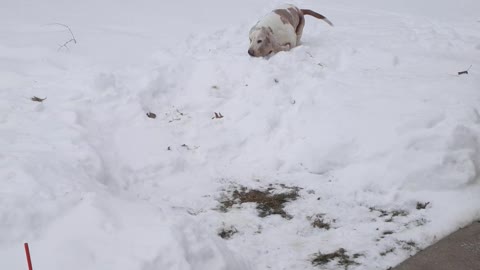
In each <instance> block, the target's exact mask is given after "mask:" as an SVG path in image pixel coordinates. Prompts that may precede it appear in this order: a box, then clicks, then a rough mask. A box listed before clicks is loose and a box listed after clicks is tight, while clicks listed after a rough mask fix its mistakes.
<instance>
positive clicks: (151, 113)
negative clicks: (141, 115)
mask: <svg viewBox="0 0 480 270" xmlns="http://www.w3.org/2000/svg"><path fill="white" fill-rule="evenodd" d="M147 117H148V118H152V119H155V118H157V115H156V114H154V113H153V112H148V113H147Z"/></svg>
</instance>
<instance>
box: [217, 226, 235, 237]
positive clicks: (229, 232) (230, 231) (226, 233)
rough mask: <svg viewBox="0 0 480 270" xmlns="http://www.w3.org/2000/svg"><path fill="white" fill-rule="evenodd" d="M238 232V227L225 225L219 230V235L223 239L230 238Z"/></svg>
mask: <svg viewBox="0 0 480 270" xmlns="http://www.w3.org/2000/svg"><path fill="white" fill-rule="evenodd" d="M236 233H238V230H237V228H235V227H233V226H230V227H224V228H222V229H220V231H219V232H218V236H220V237H221V238H223V239H230V238H232V236H233V235H234V234H236Z"/></svg>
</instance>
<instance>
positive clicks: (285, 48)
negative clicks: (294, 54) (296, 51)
mask: <svg viewBox="0 0 480 270" xmlns="http://www.w3.org/2000/svg"><path fill="white" fill-rule="evenodd" d="M291 48H292V45H290V43H287V44H284V45H282V46H280V50H279V51H289V50H290V49H291Z"/></svg>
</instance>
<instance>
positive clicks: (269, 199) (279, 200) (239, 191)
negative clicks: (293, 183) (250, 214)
mask: <svg viewBox="0 0 480 270" xmlns="http://www.w3.org/2000/svg"><path fill="white" fill-rule="evenodd" d="M299 190H300V188H299V187H288V186H285V185H283V184H280V185H275V186H274V185H270V186H269V187H268V188H267V189H264V190H262V189H248V188H246V187H243V186H240V187H234V188H233V190H232V191H230V192H227V193H226V194H224V197H223V198H222V199H221V200H220V206H219V210H221V211H223V212H227V211H228V210H229V209H230V208H232V207H233V206H234V205H240V204H243V203H255V204H256V205H257V207H256V208H257V210H258V216H260V217H266V216H270V215H280V216H281V217H283V218H285V219H291V218H292V216H290V215H289V214H288V213H287V212H285V209H284V208H285V204H286V203H287V202H291V201H294V200H296V199H297V198H298V197H299V194H298V192H299Z"/></svg>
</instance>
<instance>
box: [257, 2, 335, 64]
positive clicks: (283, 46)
mask: <svg viewBox="0 0 480 270" xmlns="http://www.w3.org/2000/svg"><path fill="white" fill-rule="evenodd" d="M304 15H310V16H313V17H315V18H317V19H321V20H324V21H325V22H327V23H328V24H330V25H331V26H333V24H332V23H331V22H330V21H329V20H328V19H327V18H325V16H323V15H321V14H318V13H316V12H314V11H312V10H309V9H299V8H297V7H296V6H294V5H284V6H282V7H280V8H278V9H275V10H274V11H272V12H270V13H269V14H267V15H266V16H265V17H263V18H262V19H260V21H258V22H257V24H256V25H255V26H253V27H252V29H251V30H250V48H249V49H248V54H249V55H251V56H255V57H263V56H267V55H269V54H271V53H277V52H279V51H288V50H290V49H291V48H293V47H295V46H297V45H298V44H299V43H300V39H301V38H302V32H303V27H304V26H305V17H304Z"/></svg>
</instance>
